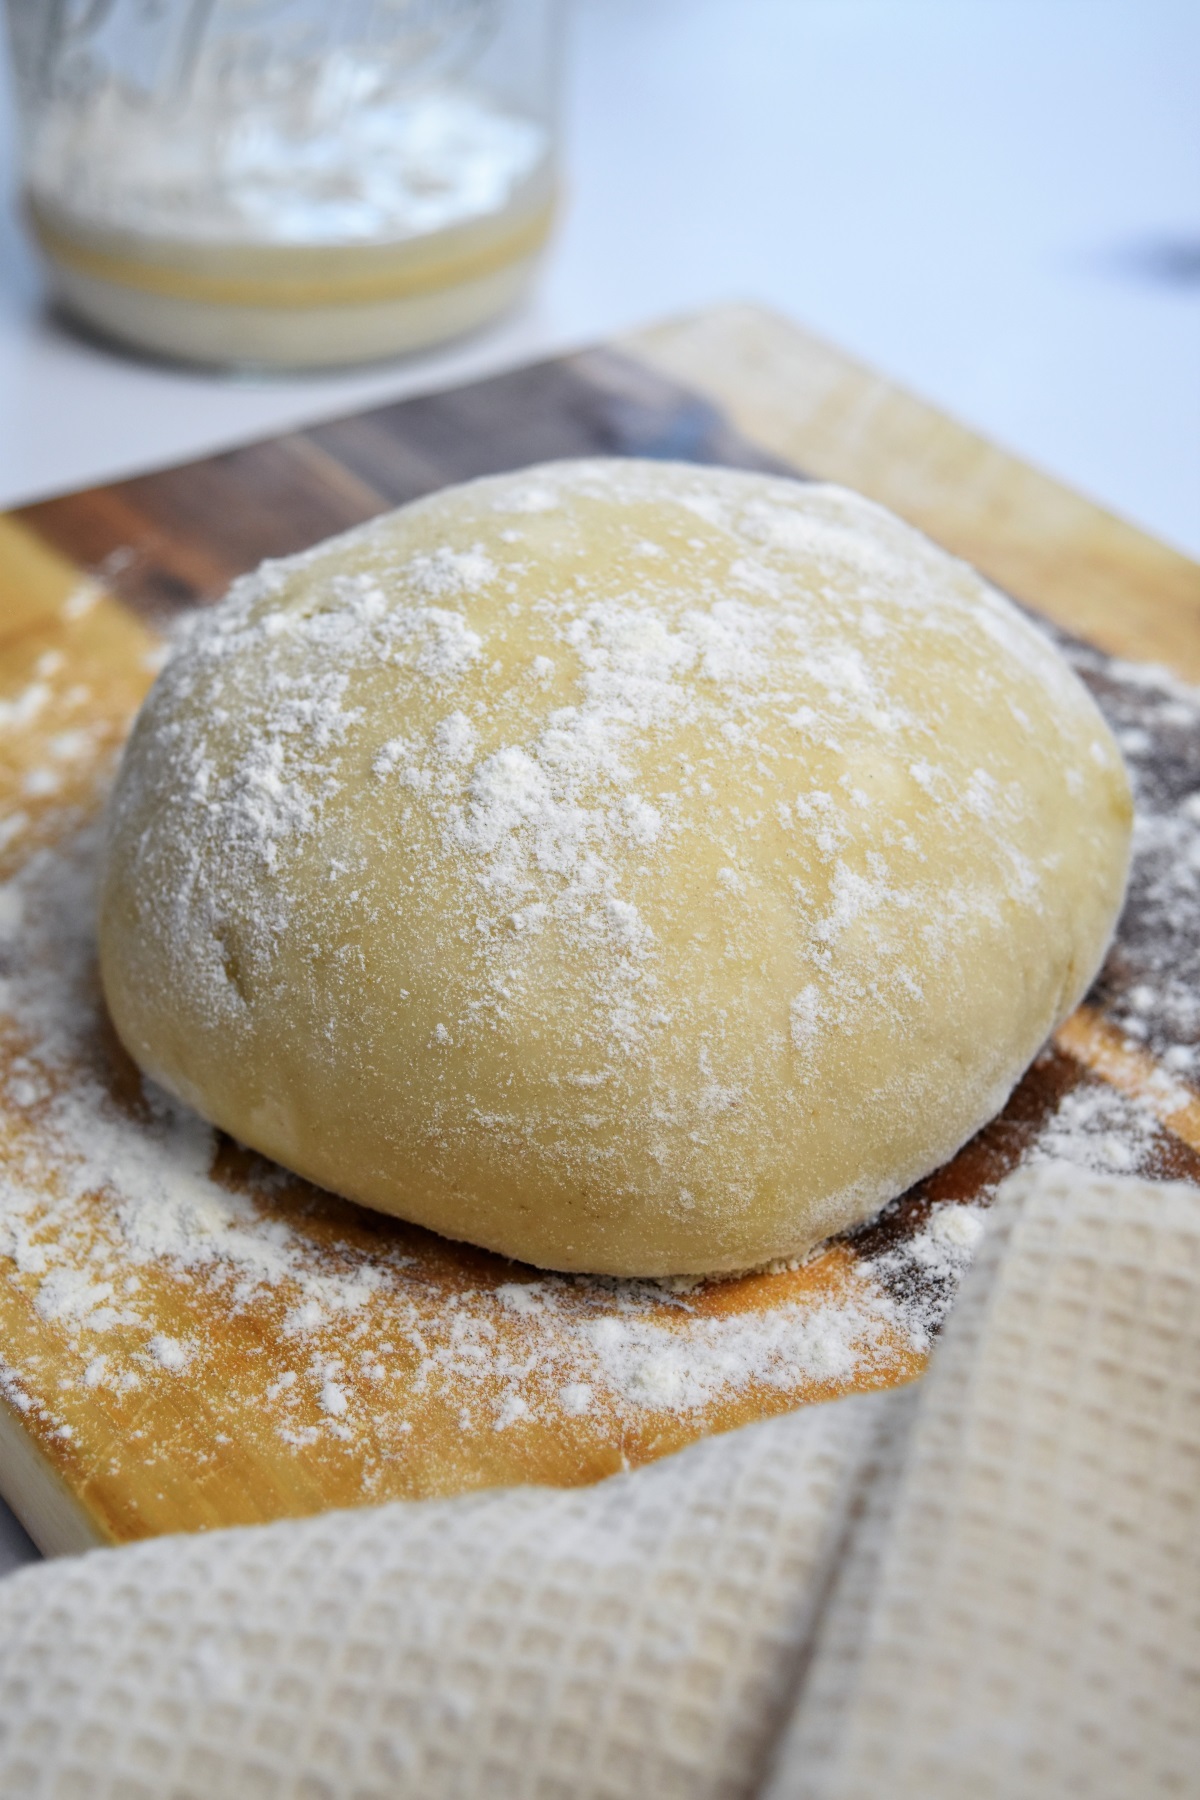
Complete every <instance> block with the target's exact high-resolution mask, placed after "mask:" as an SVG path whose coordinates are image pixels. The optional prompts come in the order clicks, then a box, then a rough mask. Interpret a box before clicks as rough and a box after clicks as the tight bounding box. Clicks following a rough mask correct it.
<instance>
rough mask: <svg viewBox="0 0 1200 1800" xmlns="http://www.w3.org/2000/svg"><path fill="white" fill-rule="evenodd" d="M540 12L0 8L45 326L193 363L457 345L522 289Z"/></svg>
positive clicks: (135, 3)
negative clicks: (47, 301)
mask: <svg viewBox="0 0 1200 1800" xmlns="http://www.w3.org/2000/svg"><path fill="white" fill-rule="evenodd" d="M557 10H558V9H557V0H8V16H9V27H10V32H11V36H12V43H13V51H14V63H15V67H16V71H17V86H18V96H19V104H20V114H21V124H22V137H23V149H24V187H25V200H26V208H27V212H28V216H29V219H30V222H31V225H32V228H33V231H34V233H35V235H36V238H37V240H38V243H39V245H40V247H41V249H42V252H43V254H44V256H45V258H46V261H47V264H48V266H49V270H50V274H51V278H52V282H53V286H54V290H55V293H56V295H57V297H58V298H59V300H60V301H61V302H62V304H63V305H64V306H65V307H66V308H67V309H68V310H69V311H70V312H71V313H73V314H74V315H75V316H76V317H77V318H79V319H81V320H83V321H84V322H85V323H86V324H88V325H90V326H91V327H93V328H94V329H96V330H97V331H99V332H101V333H103V334H104V335H106V336H107V337H110V338H114V339H117V340H119V341H120V342H122V343H125V344H130V345H134V346H137V347H138V348H142V349H146V350H150V351H153V352H157V353H159V354H161V355H165V356H169V357H173V358H183V359H185V360H187V361H190V362H200V363H210V364H214V363H215V364H221V365H225V366H234V367H250V368H253V367H260V368H302V367H316V366H320V365H330V366H331V365H336V364H342V363H351V362H362V361H368V360H371V359H373V358H378V357H385V356H390V355H393V354H395V353H397V352H399V351H404V350H411V349H416V348H419V347H421V346H424V345H427V344H431V343H434V342H437V341H439V340H441V339H445V338H450V337H453V336H455V335H457V334H458V333H460V332H465V331H468V330H470V329H471V328H472V327H474V326H476V325H479V324H481V323H482V322H483V321H484V320H486V319H488V318H489V317H491V316H492V315H493V314H495V313H498V312H500V311H501V310H502V309H503V308H505V307H506V306H508V305H509V304H511V303H512V302H513V301H514V300H515V299H516V298H517V297H518V295H519V294H520V293H521V292H522V290H523V288H524V287H525V285H526V284H527V282H528V281H529V278H530V276H531V274H532V272H533V270H534V267H535V264H536V261H537V257H538V253H539V251H540V249H541V247H542V245H543V244H544V242H545V240H546V237H547V234H548V232H549V228H550V222H551V216H552V212H553V207H554V193H555V121H554V90H555V72H556V71H555V63H556V49H557V43H556V35H557V34H556V13H557Z"/></svg>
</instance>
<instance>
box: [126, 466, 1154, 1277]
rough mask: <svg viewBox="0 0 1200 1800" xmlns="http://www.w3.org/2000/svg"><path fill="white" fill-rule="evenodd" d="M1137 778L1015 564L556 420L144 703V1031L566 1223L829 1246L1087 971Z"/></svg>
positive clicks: (136, 825)
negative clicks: (567, 436) (626, 457)
mask: <svg viewBox="0 0 1200 1800" xmlns="http://www.w3.org/2000/svg"><path fill="white" fill-rule="evenodd" d="M1130 817H1131V804H1130V796H1129V789H1128V785H1127V781H1126V777H1125V773H1124V769H1123V766H1122V763H1121V759H1120V755H1119V753H1118V751H1117V748H1116V746H1115V744H1114V742H1113V739H1112V737H1111V735H1110V733H1109V731H1108V729H1107V727H1106V726H1105V724H1104V722H1103V720H1102V719H1101V717H1100V714H1099V713H1098V711H1097V709H1096V707H1095V705H1094V704H1093V702H1092V700H1091V699H1090V697H1089V696H1088V694H1087V693H1086V691H1085V690H1084V688H1083V687H1082V686H1081V684H1080V683H1079V682H1078V681H1077V680H1076V678H1075V677H1074V675H1073V674H1072V673H1071V671H1070V670H1069V668H1068V667H1067V665H1066V663H1065V662H1064V661H1063V659H1062V658H1061V657H1060V656H1059V654H1058V653H1057V651H1056V650H1055V649H1054V648H1053V647H1052V646H1051V645H1050V644H1049V643H1048V641H1047V640H1046V639H1045V638H1044V637H1043V636H1042V635H1041V634H1040V633H1039V632H1038V631H1037V630H1036V629H1035V628H1034V627H1033V626H1032V625H1031V624H1029V623H1028V622H1027V621H1026V620H1025V619H1024V618H1023V617H1022V616H1021V615H1020V614H1019V613H1018V612H1017V610H1016V609H1015V608H1014V607H1013V606H1011V605H1010V604H1009V603H1008V602H1007V601H1006V600H1004V599H1003V598H1002V597H1001V596H1000V595H998V594H997V593H995V592H994V591H993V590H992V589H990V588H989V587H988V586H987V585H986V584H985V583H984V582H983V581H982V580H981V579H980V578H979V577H978V576H977V575H976V574H974V573H973V571H971V570H970V569H969V568H967V567H966V566H964V565H963V564H961V563H959V562H956V561H954V560H953V559H951V558H950V557H948V556H947V555H945V554H944V553H943V552H942V551H940V550H938V549H937V548H936V547H935V546H933V545H932V544H930V543H929V542H927V541H926V540H925V539H924V538H922V537H921V536H919V535H918V534H917V533H916V532H914V531H913V530H911V529H910V528H909V527H907V526H905V525H903V524H902V523H900V521H898V520H897V519H895V518H893V517H891V516H890V515H889V514H887V513H886V512H884V511H882V510H881V509H880V508H879V507H876V506H874V505H872V504H871V503H870V502H868V501H866V500H863V499H861V498H859V497H858V496H857V495H854V494H851V493H848V492H846V491H844V490H841V489H838V488H832V487H821V486H809V485H803V484H800V483H797V482H791V481H787V480H782V479H778V478H775V477H768V476H762V475H755V474H744V473H740V472H734V471H731V470H724V469H710V468H693V467H690V466H683V465H672V464H658V463H641V462H632V461H620V462H617V461H611V462H610V461H590V462H575V463H555V464H548V465H545V466H543V467H540V468H536V469H532V470H524V471H522V472H520V473H518V474H515V475H506V476H499V477H494V478H490V479H487V480H483V481H478V482H473V483H470V484H469V485H466V486H463V487H459V488H454V489H449V490H447V491H444V492H442V493H439V494H435V495H434V496H432V497H431V498H429V499H426V500H422V501H419V502H417V503H416V504H414V505H412V506H408V507H405V508H403V509H401V510H400V511H399V512H395V513H392V514H390V515H388V516H387V517H385V518H382V519H379V520H377V521H375V522H373V523H371V524H369V525H367V526H365V527H363V528H361V529H359V530H357V531H354V532H352V533H350V534H349V535H347V536H345V537H342V538H339V539H336V540H333V541H331V542H329V543H326V544H322V545H319V546H318V547H317V548H316V549H315V550H313V551H310V552H308V553H306V554H305V555H303V556H299V557H295V558H292V559H291V560H289V561H287V562H278V563H273V564H272V563H269V564H266V565H264V567H263V568H262V569H261V570H259V571H258V572H257V573H256V574H254V575H252V576H249V577H247V578H245V579H244V580H242V581H240V582H238V583H237V584H236V585H235V587H234V589H233V590H232V592H231V593H230V595H229V597H228V598H227V600H226V601H225V602H224V603H223V605H222V606H220V607H219V608H217V609H215V610H214V611H213V612H211V613H209V614H206V615H205V616H203V617H202V619H201V620H200V621H199V622H198V623H197V624H196V625H195V626H194V627H193V628H192V629H191V631H190V634H189V635H188V636H187V637H186V639H185V640H184V642H183V643H182V645H181V646H180V647H179V648H178V649H177V650H176V652H175V653H174V655H173V657H172V659H171V660H170V662H169V663H168V665H167V667H166V669H165V670H164V671H163V673H162V675H161V676H160V677H159V679H158V681H157V683H156V684H155V687H154V688H153V690H152V692H151V694H150V696H149V698H148V700H147V702H146V704H145V706H144V708H143V710H142V713H141V715H140V716H139V719H138V722H137V724H136V727H135V729H134V732H133V736H132V738H131V740H130V743H129V746H128V748H127V751H126V754H125V758H124V761H123V764H122V768H121V771H120V775H119V779H118V784H117V790H116V793H115V796H114V801H113V806H112V810H111V815H110V835H109V845H108V856H107V865H106V873H105V880H104V889H103V895H102V905H101V967H102V975H103V981H104V987H105V992H106V995H107V999H108V1003H109V1007H110V1010H111V1013H112V1016H113V1019H114V1022H115V1024H116V1027H117V1030H118V1032H119V1034H120V1036H121V1038H122V1040H123V1041H124V1043H125V1044H126V1046H127V1047H128V1049H129V1050H130V1051H131V1053H132V1054H133V1056H134V1057H135V1058H136V1060H137V1061H138V1062H139V1063H140V1064H141V1065H142V1067H143V1068H144V1069H145V1070H146V1071H147V1072H148V1073H149V1074H150V1075H151V1076H152V1077H154V1079H156V1080H157V1081H159V1082H161V1083H162V1084H163V1085H164V1086H165V1087H167V1088H169V1089H170V1090H172V1091H173V1092H174V1093H175V1094H177V1095H178V1096H180V1097H181V1098H182V1099H184V1100H186V1101H188V1102H190V1103H191V1104H192V1105H193V1106H195V1107H196V1108H197V1109H198V1110H199V1111H200V1112H201V1113H203V1114H204V1115H205V1116H206V1117H207V1118H209V1119H211V1120H212V1121H213V1122H214V1123H216V1124H218V1125H220V1126H222V1127H224V1128H225V1129H226V1130H227V1131H229V1132H231V1133H232V1134H233V1135H234V1136H235V1137H237V1138H238V1139H240V1140H241V1141H242V1142H243V1143H246V1144H249V1145H251V1146H253V1147H254V1148H256V1149H258V1150H261V1151H263V1152H265V1153H266V1154H268V1155H270V1156H272V1157H275V1158H276V1159H278V1160H279V1161H280V1162H282V1163H284V1164H286V1165H287V1166H288V1167H290V1168H292V1169H294V1170H296V1171H298V1172H299V1173H301V1174H303V1175H306V1176H308V1177H310V1178H312V1179H313V1180H315V1181H317V1182H319V1183H322V1184H323V1185H325V1186H327V1187H330V1188H333V1189H335V1190H337V1191H338V1192H340V1193H342V1194H345V1195H347V1196H349V1197H350V1198H352V1199H355V1200H360V1201H363V1202H365V1203H366V1204H368V1205H370V1206H375V1207H378V1208H381V1209H383V1210H384V1211H388V1212H394V1213H397V1214H399V1215H401V1216H402V1217H404V1218H407V1219H411V1220H414V1221H416V1222H418V1223H420V1224H423V1225H427V1226H430V1227H432V1228H433V1229H434V1230H436V1231H439V1232H442V1233H444V1234H446V1235H447V1236H450V1237H454V1238H462V1239H465V1240H467V1241H469V1242H472V1243H476V1244H480V1245H483V1246H485V1247H487V1248H489V1249H492V1250H496V1251H500V1252H502V1253H504V1254H506V1255H509V1256H512V1257H515V1258H519V1259H521V1260H524V1261H528V1262H532V1263H536V1264H539V1265H541V1266H543V1267H549V1268H556V1269H565V1270H572V1269H575V1270H591V1271H598V1272H602V1273H612V1274H621V1275H665V1274H676V1273H710V1272H716V1271H720V1270H732V1269H743V1268H747V1267H752V1266H755V1265H757V1264H761V1263H763V1262H766V1261H769V1260H771V1259H774V1258H779V1257H792V1256H796V1255H801V1254H803V1253H805V1252H806V1251H807V1250H809V1249H810V1248H811V1247H812V1245H813V1244H815V1243H816V1242H818V1241H819V1240H820V1239H822V1238H823V1237H826V1236H828V1235H829V1234H830V1233H831V1232H835V1231H837V1230H840V1229H842V1228H843V1227H845V1226H848V1225H850V1224H852V1223H853V1222H855V1221H857V1220H860V1219H862V1218H865V1217H866V1216H868V1215H869V1214H870V1213H872V1212H873V1211H875V1210H876V1209H877V1208H878V1207H879V1206H880V1205H881V1204H882V1203H883V1202H884V1201H886V1200H888V1199H889V1198H891V1197H892V1196H893V1195H895V1194H898V1193H900V1192H901V1191H902V1190H903V1189H904V1188H906V1187H907V1186H908V1185H909V1184H910V1183H911V1182H913V1181H914V1180H916V1179H917V1178H918V1177H920V1176H922V1175H924V1174H925V1173H927V1172H928V1171H929V1170H931V1169H933V1168H934V1167H936V1166H937V1165H938V1164H939V1163H941V1162H943V1161H944V1160H945V1159H946V1158H947V1157H949V1156H950V1155H951V1154H953V1152H954V1151H955V1150H956V1149H957V1148H958V1147H959V1146H960V1145H961V1144H962V1143H963V1142H964V1141H965V1140H966V1139H967V1138H968V1137H969V1136H970V1135H971V1134H972V1133H973V1132H974V1131H976V1130H977V1129H978V1128H979V1127H980V1126H981V1125H982V1124H983V1123H984V1122H985V1121H986V1120H987V1119H988V1118H990V1117H991V1116H992V1115H993V1114H994V1113H995V1112H996V1111H997V1110H998V1109H999V1108H1000V1107H1001V1106H1002V1105H1003V1103H1004V1100H1005V1099H1006V1097H1007V1095H1008V1093H1009V1092H1010V1090H1011V1088H1012V1087H1013V1085H1014V1083H1015V1082H1016V1080H1017V1079H1018V1077H1019V1076H1020V1074H1021V1073H1022V1071H1023V1070H1024V1069H1025V1067H1026V1066H1027V1064H1028V1063H1029V1062H1030V1060H1031V1059H1032V1057H1033V1056H1034V1055H1035V1053H1036V1052H1037V1050H1038V1048H1039V1046H1040V1045H1041V1044H1042V1043H1043V1041H1044V1040H1045V1038H1046V1036H1047V1034H1048V1033H1049V1032H1050V1031H1051V1030H1052V1029H1053V1028H1054V1026H1055V1025H1056V1024H1057V1023H1058V1022H1059V1021H1061V1020H1062V1019H1063V1018H1064V1017H1065V1016H1066V1014H1067V1013H1068V1012H1069V1011H1070V1010H1071V1009H1072V1007H1073V1006H1074V1005H1075V1004H1076V1002H1077V1001H1078V1000H1079V998H1080V997H1081V995H1082V994H1083V993H1084V991H1085V990H1086V988H1087V986H1088V984H1089V982H1090V981H1091V979H1092V976H1093V975H1094V973H1095V971H1096V969H1097V968H1098V966H1099V963H1100V960H1101V958H1102V955H1103V952H1104V949H1105V947H1106V945H1107V942H1108V940H1109V936H1110V934H1111V931H1112V927H1113V924H1114V921H1115V918H1116V914H1117V911H1118V908H1119V905H1120V901H1121V896H1122V892H1123V888H1124V881H1125V874H1126V866H1127V858H1128V845H1129V830H1130Z"/></svg>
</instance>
